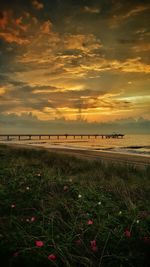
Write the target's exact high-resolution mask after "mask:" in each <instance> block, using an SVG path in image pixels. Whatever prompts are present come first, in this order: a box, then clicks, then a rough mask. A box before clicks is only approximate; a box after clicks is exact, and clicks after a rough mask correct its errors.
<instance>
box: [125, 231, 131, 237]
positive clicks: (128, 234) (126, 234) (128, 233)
mask: <svg viewBox="0 0 150 267" xmlns="http://www.w3.org/2000/svg"><path fill="white" fill-rule="evenodd" d="M124 235H125V236H126V237H128V238H129V237H131V232H130V231H129V230H125V231H124Z"/></svg>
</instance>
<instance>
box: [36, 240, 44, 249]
mask: <svg viewBox="0 0 150 267" xmlns="http://www.w3.org/2000/svg"><path fill="white" fill-rule="evenodd" d="M35 245H36V247H38V248H39V247H43V246H44V243H43V241H41V240H37V241H35Z"/></svg>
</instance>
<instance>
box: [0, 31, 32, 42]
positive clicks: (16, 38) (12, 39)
mask: <svg viewBox="0 0 150 267" xmlns="http://www.w3.org/2000/svg"><path fill="white" fill-rule="evenodd" d="M0 37H1V38H2V39H4V40H5V41H6V42H8V43H17V44H19V45H22V44H29V43H30V42H29V40H28V39H26V38H21V37H19V35H14V34H13V33H9V32H6V33H3V32H0Z"/></svg>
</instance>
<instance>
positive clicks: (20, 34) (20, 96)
mask: <svg viewBox="0 0 150 267" xmlns="http://www.w3.org/2000/svg"><path fill="white" fill-rule="evenodd" d="M2 2H3V3H2ZM148 2H149V1H144V0H143V1H141V0H132V1H131V0H130V1H129V0H55V1H53V0H13V1H12V0H4V1H1V3H0V118H2V119H1V127H2V126H4V125H3V122H2V121H5V119H6V120H7V119H8V118H9V119H10V120H11V118H13V119H15V118H16V120H17V119H18V118H20V119H21V118H22V120H23V121H24V118H26V121H28V120H29V122H30V120H31V117H32V118H34V120H35V121H45V122H47V121H52V120H55V121H58V120H64V121H71V122H72V121H79V122H81V121H84V122H85V121H86V122H87V123H88V124H89V123H94V122H97V123H107V122H110V121H111V122H113V121H116V120H117V121H118V120H119V121H121V120H122V121H124V120H128V118H133V119H134V120H139V118H142V119H143V120H150V108H149V107H150V93H149V84H150V75H149V74H150V65H149V63H150V62H149V61H150V57H149V55H150V51H149V50H150V31H149V27H148V26H149V15H150V4H149V3H148ZM12 127H13V126H12Z"/></svg>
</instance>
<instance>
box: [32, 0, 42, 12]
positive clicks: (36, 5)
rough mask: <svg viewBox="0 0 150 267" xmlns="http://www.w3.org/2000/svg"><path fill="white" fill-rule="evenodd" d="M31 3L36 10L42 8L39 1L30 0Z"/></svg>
mask: <svg viewBox="0 0 150 267" xmlns="http://www.w3.org/2000/svg"><path fill="white" fill-rule="evenodd" d="M32 5H33V7H34V8H35V9H37V10H40V9H43V8H44V5H43V3H40V2H38V1H37V0H34V1H32Z"/></svg>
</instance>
